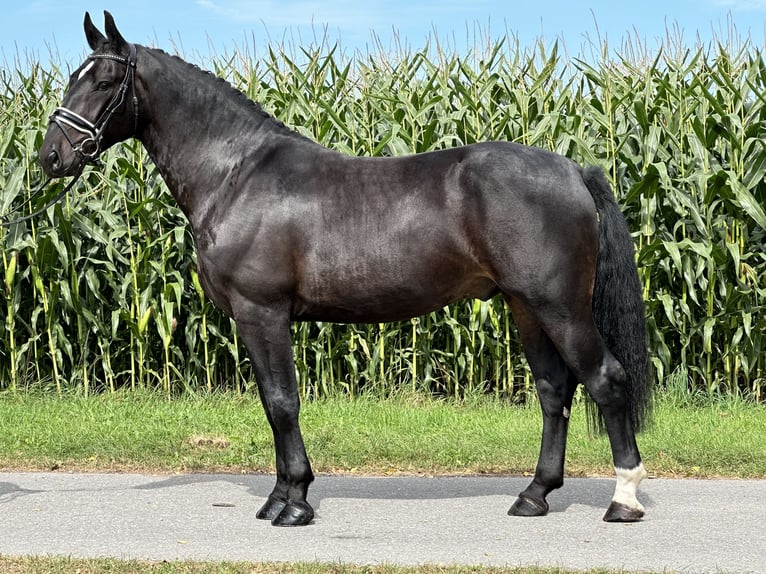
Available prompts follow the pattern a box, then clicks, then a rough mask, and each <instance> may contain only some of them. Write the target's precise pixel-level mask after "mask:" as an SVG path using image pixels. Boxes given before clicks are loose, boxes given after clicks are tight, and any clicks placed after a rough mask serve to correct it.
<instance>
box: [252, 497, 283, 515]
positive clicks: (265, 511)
mask: <svg viewBox="0 0 766 574" xmlns="http://www.w3.org/2000/svg"><path fill="white" fill-rule="evenodd" d="M285 506H287V501H286V500H281V499H279V498H272V497H269V498H268V500H267V501H266V503H265V504H264V505H263V506H261V509H260V510H259V511H258V512H257V513H256V514H255V517H256V518H257V519H258V520H274V519H276V518H277V516H279V515H280V514H281V513H282V511H283V510H284V509H285Z"/></svg>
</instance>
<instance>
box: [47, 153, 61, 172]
mask: <svg viewBox="0 0 766 574" xmlns="http://www.w3.org/2000/svg"><path fill="white" fill-rule="evenodd" d="M48 165H50V166H51V167H52V168H53V169H58V168H59V167H61V160H60V159H59V154H58V152H56V151H55V150H54V151H52V152H51V153H49V154H48Z"/></svg>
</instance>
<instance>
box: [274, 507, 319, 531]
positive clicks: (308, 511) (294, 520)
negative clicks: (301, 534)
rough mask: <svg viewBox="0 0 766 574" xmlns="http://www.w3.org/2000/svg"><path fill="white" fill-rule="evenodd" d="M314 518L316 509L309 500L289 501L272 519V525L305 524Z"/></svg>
mask: <svg viewBox="0 0 766 574" xmlns="http://www.w3.org/2000/svg"><path fill="white" fill-rule="evenodd" d="M312 520H314V509H313V508H311V505H309V503H308V502H288V503H287V504H286V505H285V507H284V508H283V509H282V512H280V513H279V515H278V516H277V517H276V518H274V519H273V520H272V521H271V525H272V526H305V525H307V524H309V523H310V522H311V521H312Z"/></svg>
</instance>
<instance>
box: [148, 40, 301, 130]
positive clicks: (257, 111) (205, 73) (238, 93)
mask: <svg viewBox="0 0 766 574" xmlns="http://www.w3.org/2000/svg"><path fill="white" fill-rule="evenodd" d="M148 49H149V50H150V51H152V52H154V53H158V54H162V55H163V56H167V57H168V58H169V59H170V60H172V61H174V62H176V63H178V64H182V65H183V66H184V67H185V68H188V69H189V70H190V71H192V72H194V73H195V74H196V75H197V77H199V78H201V79H203V80H204V81H206V82H208V83H209V84H210V85H212V86H214V87H215V88H216V89H219V90H222V91H224V92H225V93H227V94H229V95H230V96H231V97H232V98H233V99H235V100H236V101H237V102H238V103H239V104H241V105H242V106H243V107H245V108H248V109H249V110H250V111H251V113H253V114H254V115H256V116H257V117H258V118H259V119H260V120H261V121H265V122H266V123H267V124H268V125H270V126H272V127H274V128H276V129H277V131H279V132H280V133H281V134H283V135H287V136H290V137H295V138H298V139H302V140H307V141H312V140H311V139H310V138H307V137H306V136H304V135H303V134H301V133H300V132H298V131H296V130H294V129H292V128H290V127H288V126H286V125H285V124H284V122H282V121H280V120H278V119H277V118H275V117H274V116H272V115H271V114H270V113H268V112H267V111H266V110H264V109H263V107H262V106H261V104H260V103H258V102H256V101H255V100H252V99H250V98H248V97H247V95H245V94H244V92H242V90H240V89H238V88H236V87H234V86H233V85H232V84H231V83H230V82H229V81H228V80H226V79H224V78H221V77H220V76H216V75H215V74H214V73H213V72H211V71H210V70H205V69H203V68H200V67H199V66H198V65H197V64H192V63H191V62H187V61H186V60H184V59H183V58H181V57H180V56H177V55H175V54H169V53H168V52H166V51H165V50H162V49H160V48H148Z"/></svg>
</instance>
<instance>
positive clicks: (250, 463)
mask: <svg viewBox="0 0 766 574" xmlns="http://www.w3.org/2000/svg"><path fill="white" fill-rule="evenodd" d="M301 423H302V428H303V432H304V436H305V439H306V446H307V449H308V452H309V456H310V457H311V460H312V463H313V465H314V469H315V471H316V472H320V473H336V472H337V473H372V474H395V473H401V472H404V473H425V474H440V473H448V474H458V473H471V474H476V473H504V474H525V473H531V472H533V471H534V466H535V462H536V460H537V454H538V450H539V445H540V441H539V435H540V428H541V416H540V413H539V409H538V408H537V407H536V406H532V407H519V406H509V405H507V404H504V403H503V402H501V401H497V400H492V399H488V398H480V399H476V400H473V401H470V402H466V401H462V402H455V401H445V400H436V399H433V398H427V397H423V396H421V395H412V396H403V397H398V398H391V399H388V400H381V401H378V400H369V399H356V400H348V399H343V398H341V399H324V400H318V401H309V402H306V403H305V404H304V406H303V409H302V413H301ZM764 428H766V408H765V407H764V406H762V405H756V404H752V403H748V402H745V401H739V400H734V399H730V400H725V401H713V400H711V401H707V402H706V403H704V404H700V405H694V404H687V403H679V402H678V401H674V400H670V399H667V398H664V399H661V400H659V401H658V403H657V405H656V408H655V421H654V424H653V426H652V427H651V428H650V429H649V430H648V431H647V432H645V433H643V434H642V435H640V436H639V446H640V447H641V449H642V453H643V456H644V460H645V464H646V466H647V468H648V469H649V470H650V472H651V473H652V474H654V475H656V476H693V477H738V478H762V477H766V441H764V440H763V429H764ZM609 453H610V451H609V446H608V442H607V439H606V437H604V436H597V437H593V436H590V435H589V434H588V432H587V429H586V423H585V415H584V408H582V406H580V405H576V407H575V408H574V409H573V415H572V424H571V431H570V437H569V443H568V450H567V473H568V474H569V475H602V474H604V475H611V473H612V463H611V460H610V454H609ZM273 458H274V454H273V446H272V437H271V431H270V430H269V427H268V424H267V422H266V418H265V416H264V414H263V411H262V409H261V405H260V402H259V401H258V400H257V399H255V398H249V397H246V396H242V395H234V394H220V395H211V396H206V397H199V396H197V397H191V396H187V397H185V398H180V399H173V400H169V399H167V398H165V397H163V396H162V395H160V394H159V393H117V394H114V395H110V394H106V395H101V396H97V397H90V398H87V399H86V398H83V397H81V396H67V395H64V396H62V397H60V398H54V397H51V396H45V395H37V394H21V393H16V394H10V393H6V394H4V395H2V398H1V399H0V468H3V469H6V470H8V469H34V470H45V469H60V470H84V471H108V470H114V471H127V470H135V471H152V472H190V471H201V472H212V471H217V472H273Z"/></svg>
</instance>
